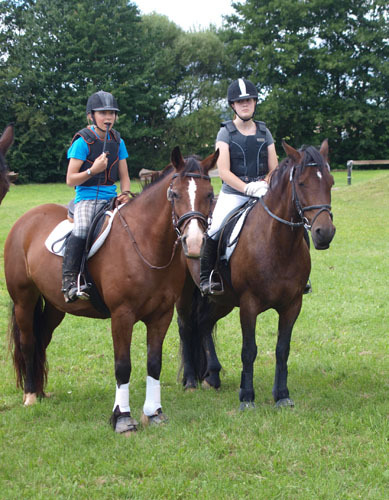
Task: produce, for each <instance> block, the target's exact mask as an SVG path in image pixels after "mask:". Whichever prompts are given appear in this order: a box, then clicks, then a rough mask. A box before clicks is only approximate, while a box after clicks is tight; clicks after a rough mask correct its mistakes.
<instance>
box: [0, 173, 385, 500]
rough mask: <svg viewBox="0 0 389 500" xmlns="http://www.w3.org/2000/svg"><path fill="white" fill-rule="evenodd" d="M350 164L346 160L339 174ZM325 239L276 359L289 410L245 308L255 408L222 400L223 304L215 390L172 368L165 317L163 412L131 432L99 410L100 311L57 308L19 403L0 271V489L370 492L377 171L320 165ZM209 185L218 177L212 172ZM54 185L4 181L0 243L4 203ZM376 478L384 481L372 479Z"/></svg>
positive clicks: (136, 394) (9, 492)
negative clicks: (37, 368) (162, 421)
mask: <svg viewBox="0 0 389 500" xmlns="http://www.w3.org/2000/svg"><path fill="white" fill-rule="evenodd" d="M354 174H355V175H354ZM335 180H336V184H335V189H334V191H333V200H332V204H333V212H334V221H335V225H336V227H337V233H336V236H335V239H334V241H333V243H332V245H331V248H330V249H329V250H327V251H325V252H317V251H314V250H312V252H311V255H312V262H313V270H312V275H311V278H312V286H313V290H314V293H313V294H312V295H309V296H306V297H305V298H304V305H303V309H302V312H301V314H300V316H299V319H298V320H297V323H296V326H295V328H294V333H293V339H292V345H291V355H290V362H289V389H290V392H291V397H292V398H293V399H294V401H295V403H296V407H295V408H294V409H293V410H288V411H275V410H274V408H273V401H272V397H271V388H272V384H273V374H274V349H275V341H276V324H277V318H276V313H275V312H274V311H268V312H267V313H265V314H263V315H262V316H261V317H260V318H259V319H258V326H257V331H258V334H257V344H258V357H257V361H256V363H255V377H254V385H255V390H256V403H257V408H256V409H255V410H253V411H249V412H247V413H241V412H239V411H238V406H239V401H238V387H239V382H240V369H241V364H240V348H241V338H240V326H239V318H238V311H237V310H235V311H233V313H232V314H230V315H229V316H228V317H227V318H224V319H223V320H221V321H220V322H219V326H218V339H217V349H218V354H219V358H220V361H221V363H222V364H223V368H224V370H223V373H222V388H221V390H220V391H219V392H217V393H216V392H214V391H211V392H208V391H205V390H199V391H197V392H195V393H184V392H183V390H182V388H181V386H180V384H179V383H178V382H177V370H178V366H179V341H178V331H177V326H176V323H175V321H174V322H173V323H172V325H171V326H170V328H169V331H168V335H167V338H166V341H165V344H164V353H163V369H162V376H161V381H162V403H163V407H164V410H165V412H166V413H167V415H168V416H169V418H170V421H169V424H168V425H166V426H165V427H163V428H158V429H154V428H150V429H146V430H142V431H140V432H138V433H137V434H136V435H134V436H132V437H131V438H123V437H122V436H116V435H115V434H114V433H113V432H112V430H111V429H110V427H109V425H108V418H109V415H110V412H111V409H112V405H113V400H114V386H115V381H114V374H113V352H112V341H111V334H110V322H109V321H99V320H91V319H85V318H76V317H71V316H68V317H66V318H65V320H64V321H63V323H62V324H61V325H60V327H59V328H58V329H57V330H56V331H55V333H54V336H53V340H52V342H51V344H50V346H49V348H48V360H49V364H50V372H49V381H48V387H47V390H48V391H49V392H52V393H53V395H52V397H51V398H48V399H44V400H42V401H41V402H40V403H38V404H37V405H35V406H34V407H31V408H24V407H23V405H22V393H21V391H20V390H18V389H16V387H15V378H14V373H13V368H12V364H11V359H10V356H9V354H8V351H7V337H6V329H7V321H8V300H9V299H8V294H7V292H6V289H5V284H4V275H3V270H2V269H1V270H0V280H1V281H0V310H1V312H0V380H1V392H0V498H1V499H7V500H8V499H54V498H55V499H195V498H196V499H199V500H200V499H201V500H202V499H215V498H218V499H254V498H260V499H265V500H269V499H281V500H289V499H290V500H296V499H297V500H305V499H307V500H311V499H315V500H316V499H323V500H324V499H325V500H355V499H374V500H378V499H386V498H388V495H387V492H388V491H389V468H388V451H389V450H388V448H389V420H388V419H389V406H388V389H389V377H388V375H389V369H388V365H389V363H388V339H387V332H388V319H389V318H388V316H389V315H388V303H389V291H388V283H387V280H388V275H389V262H388V251H389V230H388V219H389V196H388V192H389V174H388V173H387V172H385V171H356V172H353V184H352V186H347V174H346V173H345V172H336V173H335ZM213 182H214V183H215V187H216V189H218V188H219V187H220V181H219V180H217V179H215V180H214V181H213ZM69 192H70V191H69V188H66V186H62V185H50V186H47V185H45V186H44V185H31V186H14V187H12V188H11V191H10V193H9V194H8V195H7V197H6V198H5V199H4V201H3V204H2V205H1V207H0V214H1V222H0V258H1V260H3V246H4V240H5V238H6V235H7V234H8V231H9V229H10V227H11V226H12V224H13V222H14V221H15V220H16V218H17V217H18V216H20V215H21V214H22V213H24V212H25V211H26V210H27V209H28V208H30V207H32V206H34V205H37V204H40V203H46V202H51V201H57V202H59V203H65V202H67V201H68V199H69ZM132 360H133V372H132V376H131V408H132V412H133V415H134V416H135V417H136V418H139V416H140V412H141V408H142V405H143V401H144V396H145V378H146V342H145V328H144V326H143V324H138V325H137V326H136V328H135V332H134V338H133V348H132ZM385 492H386V493H385Z"/></svg>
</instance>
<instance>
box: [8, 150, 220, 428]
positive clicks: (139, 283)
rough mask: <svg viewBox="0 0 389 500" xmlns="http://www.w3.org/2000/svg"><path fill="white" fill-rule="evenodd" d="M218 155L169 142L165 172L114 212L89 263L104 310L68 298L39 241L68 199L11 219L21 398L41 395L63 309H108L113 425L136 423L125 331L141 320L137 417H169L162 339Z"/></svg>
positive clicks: (202, 222) (197, 247) (203, 221)
mask: <svg viewBox="0 0 389 500" xmlns="http://www.w3.org/2000/svg"><path fill="white" fill-rule="evenodd" d="M217 157H218V152H216V153H214V154H212V155H210V156H209V157H208V158H206V159H205V160H203V161H202V162H200V161H199V160H198V159H197V158H195V157H189V158H187V159H184V158H183V157H182V155H181V153H180V150H179V148H178V147H177V148H175V149H174V150H173V152H172V156H171V161H172V165H170V166H168V167H166V168H165V171H164V173H163V175H161V176H160V177H159V178H158V179H157V180H156V181H155V182H153V183H151V184H149V185H148V186H147V188H146V189H144V190H143V191H142V193H141V194H139V195H138V196H137V197H135V198H134V199H132V200H131V201H130V202H129V203H127V204H126V205H124V206H123V207H122V208H121V209H120V210H119V214H118V215H116V217H115V218H114V221H113V224H112V228H111V232H110V233H109V235H108V237H107V239H106V241H105V243H104V245H103V246H102V247H101V249H100V250H99V251H98V252H97V253H96V254H95V255H94V256H93V257H92V258H91V259H90V260H89V261H88V271H89V273H90V275H91V276H92V278H93V281H94V282H95V285H96V287H97V289H98V291H99V293H100V295H101V298H102V299H103V301H104V303H105V305H106V307H107V310H108V314H104V313H101V312H99V311H98V310H96V309H95V308H94V307H93V305H92V303H90V302H89V301H88V302H85V301H81V300H78V301H76V302H73V303H65V301H64V297H63V294H62V293H61V265H62V259H61V258H60V257H58V256H57V255H54V254H52V253H50V252H49V251H48V250H47V249H46V247H45V240H46V238H47V237H48V235H49V234H50V232H51V231H52V230H53V228H54V227H55V226H56V225H57V224H58V223H59V222H61V221H62V220H63V219H66V216H67V210H66V208H65V207H63V206H60V205H55V204H47V205H42V206H38V207H35V208H33V209H31V210H29V211H28V212H27V213H26V214H24V215H23V216H22V217H21V218H20V219H19V220H18V221H17V222H16V223H15V225H14V226H13V228H12V229H11V231H10V233H9V235H8V238H7V240H6V243H5V250H4V261H5V277H6V282H7V287H8V291H9V294H10V296H11V299H12V301H13V310H12V318H11V319H12V321H11V325H12V327H11V329H12V331H11V332H10V333H11V342H12V343H13V360H14V366H15V370H16V375H17V382H18V385H19V386H21V387H22V388H23V389H24V404H25V405H31V404H33V403H34V402H35V401H36V398H37V396H44V385H45V382H46V378H47V367H46V354H45V353H46V348H47V346H48V344H49V342H50V340H51V337H52V333H53V331H54V329H55V328H56V327H57V326H58V325H59V324H60V322H61V321H62V319H63V318H64V316H65V313H70V314H74V315H77V316H87V317H91V318H104V317H109V316H110V317H111V329H112V337H113V347H114V360H115V376H116V397H115V404H114V410H113V413H112V416H111V421H112V424H113V427H114V429H115V431H116V432H118V433H124V434H126V433H128V432H131V431H135V430H136V429H137V426H138V422H136V420H135V419H133V418H132V417H131V414H130V405H129V379H130V373H131V360H130V347H131V337H132V330H133V326H134V324H135V323H136V322H138V321H143V323H145V325H146V327H147V374H148V376H147V387H146V400H145V404H144V407H143V415H142V423H143V424H144V425H147V424H148V423H161V422H162V421H163V420H165V418H166V417H165V415H164V414H163V413H162V407H161V401H160V399H161V397H160V382H159V378H160V372H161V362H162V344H163V341H164V338H165V334H166V331H167V329H168V327H169V324H170V322H171V319H172V315H173V311H174V303H175V301H176V300H177V298H178V296H179V294H180V292H181V289H182V287H183V283H184V279H185V272H186V262H185V257H189V258H199V257H200V252H201V248H202V244H203V238H204V231H205V229H206V227H207V220H208V219H207V218H208V215H209V211H210V207H211V204H212V199H213V190H212V185H211V183H210V179H209V177H208V171H209V170H210V169H211V168H212V167H213V166H214V165H215V163H216V160H217ZM180 242H182V248H183V249H184V253H185V255H184V254H183V252H182V251H181V246H178V243H180Z"/></svg>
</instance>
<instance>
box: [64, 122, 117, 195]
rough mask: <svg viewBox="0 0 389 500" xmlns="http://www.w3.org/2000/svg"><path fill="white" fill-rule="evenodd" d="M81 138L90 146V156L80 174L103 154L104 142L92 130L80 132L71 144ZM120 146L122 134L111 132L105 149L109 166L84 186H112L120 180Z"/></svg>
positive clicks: (87, 129) (83, 184)
mask: <svg viewBox="0 0 389 500" xmlns="http://www.w3.org/2000/svg"><path fill="white" fill-rule="evenodd" d="M79 137H82V139H83V140H84V141H85V142H86V143H87V144H88V148H89V154H88V156H87V158H86V160H85V161H84V163H83V164H82V165H81V168H80V172H85V170H88V168H90V167H91V166H92V165H93V162H94V161H95V159H96V158H97V157H98V156H100V155H101V153H102V152H103V146H104V140H103V139H100V137H99V136H98V135H97V134H96V132H94V131H93V130H92V129H91V128H83V129H82V130H79V131H78V132H77V133H76V134H75V136H74V137H73V139H72V142H71V144H73V142H74V141H75V140H77V139H78V138H79ZM119 145H120V134H119V132H117V131H116V130H113V129H112V130H110V131H109V139H108V140H107V144H106V147H105V151H106V153H107V156H108V165H107V168H106V169H105V170H104V172H99V173H98V174H96V175H93V176H92V177H91V178H90V179H88V180H87V181H85V182H84V183H82V184H81V185H82V186H112V184H114V183H115V182H116V181H118V180H119Z"/></svg>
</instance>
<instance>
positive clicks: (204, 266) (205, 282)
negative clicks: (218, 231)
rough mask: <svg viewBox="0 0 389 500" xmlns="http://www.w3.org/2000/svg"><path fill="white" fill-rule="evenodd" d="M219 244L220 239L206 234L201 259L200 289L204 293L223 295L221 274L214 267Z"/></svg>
mask: <svg viewBox="0 0 389 500" xmlns="http://www.w3.org/2000/svg"><path fill="white" fill-rule="evenodd" d="M218 244H219V242H218V240H213V239H212V238H210V237H209V236H208V235H206V240H205V245H204V249H203V252H202V255H201V260H200V291H201V293H202V294H203V295H221V294H222V293H223V292H224V290H223V283H222V281H221V278H220V275H219V273H218V272H217V271H215V269H214V268H215V264H216V259H217V247H218Z"/></svg>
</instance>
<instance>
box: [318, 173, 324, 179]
mask: <svg viewBox="0 0 389 500" xmlns="http://www.w3.org/2000/svg"><path fill="white" fill-rule="evenodd" d="M317 176H318V177H319V179H320V180H321V178H322V177H323V176H322V175H321V172H319V171H317Z"/></svg>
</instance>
